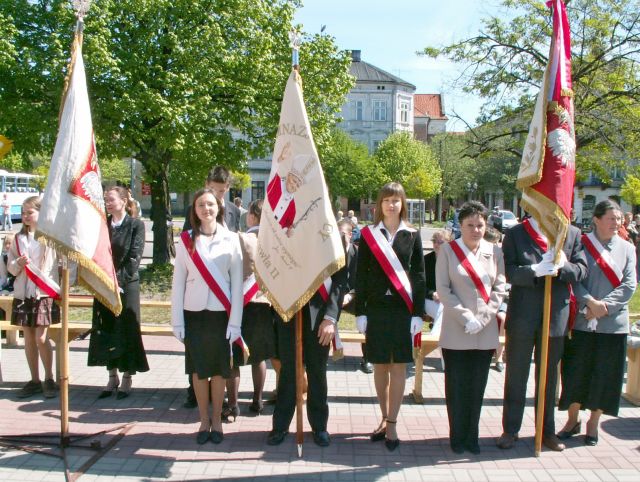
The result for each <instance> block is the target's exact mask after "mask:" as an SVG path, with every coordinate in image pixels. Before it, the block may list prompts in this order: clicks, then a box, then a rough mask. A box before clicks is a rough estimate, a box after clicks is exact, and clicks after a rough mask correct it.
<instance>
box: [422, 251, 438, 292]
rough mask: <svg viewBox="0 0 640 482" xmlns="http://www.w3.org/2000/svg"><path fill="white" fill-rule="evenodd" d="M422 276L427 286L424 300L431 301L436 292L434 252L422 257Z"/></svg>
mask: <svg viewBox="0 0 640 482" xmlns="http://www.w3.org/2000/svg"><path fill="white" fill-rule="evenodd" d="M424 275H425V283H426V286H427V292H426V298H427V299H428V300H433V294H434V293H435V292H436V291H437V290H436V252H435V251H431V252H430V253H427V254H425V255H424Z"/></svg>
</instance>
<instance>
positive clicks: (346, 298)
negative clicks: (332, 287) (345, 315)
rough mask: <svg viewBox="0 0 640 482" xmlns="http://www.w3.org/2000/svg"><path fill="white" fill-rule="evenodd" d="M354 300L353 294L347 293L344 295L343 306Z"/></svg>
mask: <svg viewBox="0 0 640 482" xmlns="http://www.w3.org/2000/svg"><path fill="white" fill-rule="evenodd" d="M351 300H353V295H352V294H351V293H347V294H346V295H344V300H342V306H347V305H348V304H349V303H351Z"/></svg>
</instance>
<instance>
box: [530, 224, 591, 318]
mask: <svg viewBox="0 0 640 482" xmlns="http://www.w3.org/2000/svg"><path fill="white" fill-rule="evenodd" d="M522 226H523V227H524V230H525V231H526V232H527V234H529V237H530V238H531V239H532V240H533V242H534V243H536V245H538V247H539V248H540V250H541V251H542V252H543V253H546V252H547V251H548V249H549V242H548V240H547V237H546V236H545V235H544V234H542V233H541V232H540V230H539V229H538V228H537V227H536V226H534V225H533V223H532V222H531V221H530V220H529V218H527V219H525V220H524V221H522ZM567 287H568V288H569V330H572V329H573V325H574V323H575V321H576V315H577V314H578V300H577V299H576V295H575V294H574V293H573V286H572V285H571V283H567Z"/></svg>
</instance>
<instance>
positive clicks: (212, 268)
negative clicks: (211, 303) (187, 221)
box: [180, 231, 249, 368]
mask: <svg viewBox="0 0 640 482" xmlns="http://www.w3.org/2000/svg"><path fill="white" fill-rule="evenodd" d="M180 239H182V242H183V243H184V246H185V248H187V253H189V256H190V257H191V261H193V264H194V265H195V266H196V268H197V270H198V273H200V276H202V279H203V280H204V282H205V283H206V284H207V286H208V287H209V289H210V290H211V292H212V293H213V294H214V295H215V297H216V298H218V300H219V301H220V303H222V306H224V309H225V311H226V312H227V315H228V316H229V315H231V301H230V299H231V293H230V292H229V288H228V287H227V283H226V282H225V281H224V278H223V276H222V273H220V271H219V270H218V268H217V267H216V265H215V263H211V264H210V265H209V266H207V265H206V264H205V262H204V261H203V259H202V257H201V256H200V253H198V248H197V247H196V249H191V235H190V234H189V232H188V231H182V233H181V234H180ZM217 280H220V281H219V282H218V281H217ZM233 343H234V344H236V345H238V346H239V347H240V348H241V349H242V352H243V355H244V360H245V363H246V362H247V359H248V358H249V348H247V345H246V343H245V342H244V340H243V339H242V336H241V337H240V338H238V339H237V340H235V341H234V342H233ZM231 368H233V351H231Z"/></svg>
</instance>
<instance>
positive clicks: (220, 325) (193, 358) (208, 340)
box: [184, 310, 231, 380]
mask: <svg viewBox="0 0 640 482" xmlns="http://www.w3.org/2000/svg"><path fill="white" fill-rule="evenodd" d="M228 323H229V317H228V315H227V313H226V312H225V311H209V310H202V311H187V310H184V330H185V336H184V347H185V357H184V365H185V373H187V374H189V373H197V374H198V378H200V379H201V380H203V379H205V378H211V377H215V376H221V377H223V378H229V377H230V375H231V355H230V353H229V340H228V339H227V337H226V336H227V324H228Z"/></svg>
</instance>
